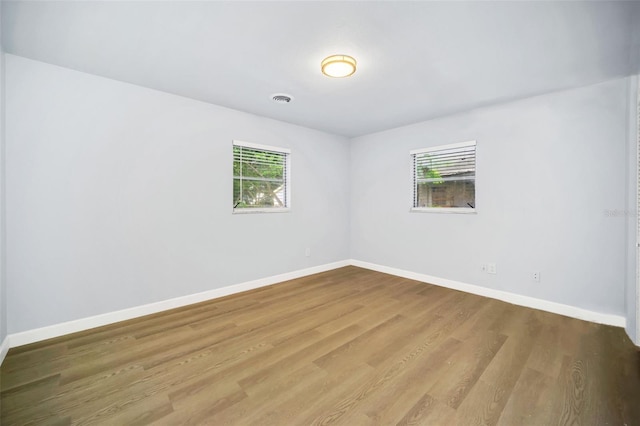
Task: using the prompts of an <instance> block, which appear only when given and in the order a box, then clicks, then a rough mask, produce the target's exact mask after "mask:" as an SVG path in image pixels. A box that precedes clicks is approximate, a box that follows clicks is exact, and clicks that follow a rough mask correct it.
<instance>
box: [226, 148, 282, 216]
mask: <svg viewBox="0 0 640 426" xmlns="http://www.w3.org/2000/svg"><path fill="white" fill-rule="evenodd" d="M288 156H289V151H288V150H285V149H279V148H275V147H263V146H261V145H255V144H248V143H242V142H237V141H234V143H233V180H234V183H233V192H234V194H233V203H234V208H284V207H288V205H289V200H288V195H287V194H288V191H287V189H288V188H287V185H288V174H289V170H288V161H287V160H288Z"/></svg>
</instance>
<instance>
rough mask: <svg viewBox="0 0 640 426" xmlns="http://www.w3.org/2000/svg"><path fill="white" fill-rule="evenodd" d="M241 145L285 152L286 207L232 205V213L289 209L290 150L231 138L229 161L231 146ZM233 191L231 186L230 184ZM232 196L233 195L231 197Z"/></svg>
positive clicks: (286, 210)
mask: <svg viewBox="0 0 640 426" xmlns="http://www.w3.org/2000/svg"><path fill="white" fill-rule="evenodd" d="M235 146H241V147H243V148H251V149H258V150H262V151H271V152H278V153H281V154H285V199H286V203H287V205H286V207H255V208H253V207H244V208H236V207H233V210H232V212H233V214H253V213H286V212H289V211H291V150H290V149H289V148H280V147H277V146H270V145H262V144H257V143H252V142H244V141H239V140H235V139H234V140H233V142H232V144H231V161H232V164H233V147H235ZM231 175H232V176H231V179H232V181H233V179H234V176H233V168H232V171H231ZM232 191H233V186H232ZM232 198H233V197H232Z"/></svg>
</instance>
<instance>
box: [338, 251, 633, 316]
mask: <svg viewBox="0 0 640 426" xmlns="http://www.w3.org/2000/svg"><path fill="white" fill-rule="evenodd" d="M350 263H351V265H353V266H358V267H360V268H365V269H371V270H373V271H378V272H384V273H385V274H391V275H396V276H399V277H403V278H408V279H411V280H416V281H424V282H427V283H429V284H435V285H437V286H440V287H447V288H451V289H454V290H460V291H464V292H466V293H472V294H477V295H479V296H485V297H490V298H492V299H498V300H502V301H504V302H508V303H512V304H514V305H520V306H526V307H528V308H533V309H540V310H541V311H547V312H552V313H554V314H560V315H564V316H567V317H572V318H577V319H581V320H585V321H591V322H595V323H598V324H606V325H612V326H615V327H622V328H624V327H625V325H626V318H625V317H623V316H620V315H612V314H603V313H600V312H594V311H590V310H587V309H582V308H577V307H575V306H570V305H564V304H562V303H556V302H550V301H548V300H543V299H537V298H535V297H530V296H522V295H520V294H515V293H509V292H506V291H501V290H495V289H492V288H487V287H482V286H478V285H473V284H467V283H462V282H459V281H453V280H449V279H446V278H439V277H434V276H431V275H426V274H420V273H417V272H411V271H405V270H403V269H397V268H391V267H388V266H382V265H377V264H375V263H369V262H363V261H361V260H353V259H352V260H351V261H350Z"/></svg>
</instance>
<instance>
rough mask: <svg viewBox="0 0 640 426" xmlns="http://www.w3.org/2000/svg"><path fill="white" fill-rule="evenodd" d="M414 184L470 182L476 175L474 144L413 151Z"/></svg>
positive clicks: (468, 143) (466, 143) (467, 143)
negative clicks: (452, 181) (453, 181)
mask: <svg viewBox="0 0 640 426" xmlns="http://www.w3.org/2000/svg"><path fill="white" fill-rule="evenodd" d="M413 155H414V161H413V172H414V179H415V181H416V182H441V181H448V180H449V181H450V180H472V179H475V174H476V143H475V142H465V143H464V144H456V145H445V146H442V147H439V148H437V149H425V150H419V151H413Z"/></svg>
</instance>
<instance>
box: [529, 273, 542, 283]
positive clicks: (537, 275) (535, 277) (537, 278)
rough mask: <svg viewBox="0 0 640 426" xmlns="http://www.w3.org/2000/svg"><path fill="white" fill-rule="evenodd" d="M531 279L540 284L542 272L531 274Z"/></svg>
mask: <svg viewBox="0 0 640 426" xmlns="http://www.w3.org/2000/svg"><path fill="white" fill-rule="evenodd" d="M531 279H533V281H535V282H537V283H539V282H540V272H538V271H535V272H534V273H533V274H531Z"/></svg>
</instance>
